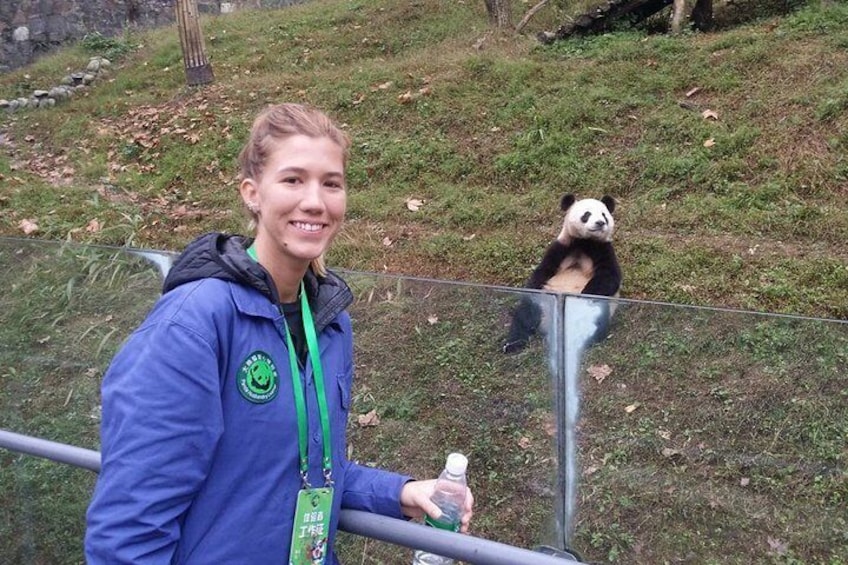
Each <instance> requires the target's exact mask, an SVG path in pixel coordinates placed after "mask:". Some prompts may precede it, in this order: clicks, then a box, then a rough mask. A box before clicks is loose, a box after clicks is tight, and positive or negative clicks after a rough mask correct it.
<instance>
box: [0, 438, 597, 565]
mask: <svg viewBox="0 0 848 565" xmlns="http://www.w3.org/2000/svg"><path fill="white" fill-rule="evenodd" d="M0 447H4V448H6V449H10V450H12V451H17V452H19V453H26V454H28V455H35V456H36V457H44V458H46V459H52V460H53V461H57V462H59V463H66V464H68V465H73V466H75V467H82V468H83V469H88V470H90V471H94V472H99V471H100V453H98V452H97V451H92V450H90V449H84V448H81V447H74V446H72V445H66V444H63V443H57V442H54V441H48V440H45V439H41V438H36V437H31V436H26V435H22V434H16V433H14V432H9V431H6V430H0ZM339 527H340V528H341V529H342V530H343V531H345V532H349V533H352V534H358V535H362V536H367V537H371V538H374V539H376V540H380V541H385V542H388V543H393V544H395V545H402V546H405V547H411V548H420V549H424V550H426V551H432V552H434V553H437V554H439V555H445V556H447V557H453V558H454V559H461V560H463V561H466V562H468V563H473V564H476V565H516V564H519V563H520V564H521V565H568V564H576V565H579V564H580V562H578V561H573V560H571V559H567V558H563V557H554V556H551V555H545V554H542V553H538V552H535V551H531V550H529V549H522V548H519V547H515V546H512V545H507V544H503V543H500V542H495V541H490V540H486V539H483V538H477V537H474V536H470V535H465V534H458V533H454V532H447V531H443V530H439V529H437V528H430V527H428V526H424V525H422V524H418V523H414V522H407V521H405V520H398V519H396V518H388V517H386V516H380V515H379V514H372V513H371V512H361V511H359V510H342V511H341V514H340V516H339Z"/></svg>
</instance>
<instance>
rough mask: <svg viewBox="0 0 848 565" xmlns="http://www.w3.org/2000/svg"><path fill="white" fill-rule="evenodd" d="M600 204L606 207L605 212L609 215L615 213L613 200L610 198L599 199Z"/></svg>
mask: <svg viewBox="0 0 848 565" xmlns="http://www.w3.org/2000/svg"><path fill="white" fill-rule="evenodd" d="M601 202H603V203H604V206H606V207H607V210H609V211H610V214H612V213H613V212H615V200H613V198H612V196H604V197H603V198H601Z"/></svg>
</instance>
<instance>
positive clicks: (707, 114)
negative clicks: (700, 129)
mask: <svg viewBox="0 0 848 565" xmlns="http://www.w3.org/2000/svg"><path fill="white" fill-rule="evenodd" d="M701 115H702V116H703V117H704V119H705V120H717V119H718V114H717V113H715V112H714V111H712V110H704V111H703V112H701Z"/></svg>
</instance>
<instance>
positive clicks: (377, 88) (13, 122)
mask: <svg viewBox="0 0 848 565" xmlns="http://www.w3.org/2000/svg"><path fill="white" fill-rule="evenodd" d="M815 4H816V5H815V6H810V7H808V8H804V9H801V10H800V11H796V12H794V13H792V14H788V15H785V16H781V17H769V18H765V19H760V20H756V21H755V22H754V23H748V24H745V25H741V24H740V25H736V26H735V27H724V28H722V31H720V32H717V33H713V34H697V35H692V34H689V35H684V36H681V37H669V36H666V35H662V34H647V33H646V32H641V31H621V32H618V33H611V34H607V35H604V36H600V37H592V38H588V39H583V40H581V39H575V40H570V41H564V42H560V43H558V44H556V45H553V46H551V47H542V46H540V45H539V44H538V43H537V42H536V40H535V39H533V37H532V35H533V33H534V32H535V31H538V30H539V29H553V28H554V27H555V26H556V24H557V22H560V21H562V19H561V18H562V17H564V16H562V14H561V13H560V12H557V11H555V10H554V9H553V8H551V9H550V10H549V11H548V12H547V13H545V12H544V11H543V12H542V13H540V14H539V15H538V16H537V17H536V18H534V19H533V20H531V24H530V25H529V26H528V27H527V28H526V31H527V35H511V34H499V33H492V32H490V30H489V29H488V27H487V24H486V19H485V13H484V7H483V3H482V2H476V1H475V2H471V1H468V2H447V1H442V0H421V1H418V2H413V3H410V2H400V1H394V0H390V1H380V2H377V1H369V0H359V1H340V0H321V1H317V2H312V3H309V4H308V5H303V6H298V7H294V8H290V9H286V10H282V11H271V12H268V11H263V12H253V13H242V14H238V15H229V16H224V17H217V18H211V19H204V20H203V22H202V26H203V30H204V34H205V36H206V38H207V40H206V43H207V50H208V53H209V56H210V59H211V62H212V65H213V69H214V72H215V75H216V82H215V84H214V85H212V86H209V87H206V88H200V89H190V88H187V87H185V86H184V76H183V71H182V64H181V52H180V47H179V41H178V38H177V34H176V32H175V30H174V29H164V30H159V31H155V32H152V33H143V34H142V33H133V34H128V35H126V36H125V37H124V38H119V39H118V40H117V43H118V44H119V46H121V47H123V48H130V50H129V53H128V54H126V55H125V56H124V57H122V58H121V59H120V60H119V61H118V64H117V65H115V68H114V69H113V70H112V72H111V74H110V76H109V78H108V79H107V80H101V81H99V82H98V83H96V84H95V86H94V87H93V88H91V89H90V90H88V92H86V93H85V95H84V96H82V97H77V98H76V99H74V100H73V101H72V102H70V103H68V104H65V105H63V106H62V107H58V108H54V109H51V110H41V111H30V112H26V113H25V112H19V113H15V114H7V115H3V116H2V117H0V120H2V121H1V122H0V124H2V125H1V126H0V127H2V132H3V133H2V145H0V149H2V151H0V175H2V177H1V178H0V181H2V190H1V191H0V204H1V205H2V218H0V233H3V234H10V235H11V234H14V235H22V228H21V221H22V220H25V219H27V220H31V221H33V222H34V223H35V224H36V225H37V226H38V231H37V232H35V233H33V234H32V236H34V237H40V238H50V239H65V238H68V239H72V240H75V241H87V242H99V243H118V244H121V243H127V244H132V245H139V246H146V247H159V248H167V249H178V248H180V247H181V246H182V245H183V244H185V243H186V242H187V241H188V240H189V239H190V238H192V237H193V236H194V235H196V234H198V233H201V232H203V231H205V230H210V229H224V230H233V231H241V230H242V229H243V225H244V223H243V217H242V215H241V213H240V209H239V205H238V203H237V198H236V193H235V187H236V184H235V175H236V170H235V166H234V161H235V156H236V154H237V152H238V150H239V148H240V145H241V142H242V140H243V138H244V136H245V133H246V130H247V128H248V127H249V123H250V120H251V118H252V117H253V115H254V114H255V113H256V112H257V111H258V110H259V109H260V108H262V107H263V106H265V105H266V104H268V103H272V102H279V101H301V102H310V103H313V104H316V105H318V106H320V107H322V108H324V109H326V110H327V111H329V112H330V113H331V114H332V115H333V116H335V117H336V118H337V119H338V120H339V121H341V122H343V123H344V124H346V127H347V129H348V130H349V131H350V133H351V135H352V136H353V139H354V154H353V161H352V164H351V167H350V187H351V188H350V213H349V221H348V223H347V226H346V229H345V231H344V233H343V234H342V235H341V237H340V240H339V245H337V246H336V248H335V249H334V251H333V254H332V257H331V259H332V262H333V263H334V264H335V265H337V266H343V267H347V268H351V269H357V270H372V271H383V270H387V271H389V272H393V273H404V274H414V275H425V276H432V277H439V278H448V279H461V280H467V281H474V282H483V283H493V284H501V285H509V286H511V285H520V284H521V283H522V282H523V281H524V279H525V278H526V276H527V275H528V273H529V270H530V269H531V268H532V266H533V265H534V263H535V262H536V261H538V259H539V257H540V256H541V253H542V251H543V249H544V247H545V246H546V245H547V243H548V242H549V241H550V240H551V239H552V238H553V237H554V236H555V234H556V233H557V232H558V228H559V222H560V215H559V211H558V202H559V197H560V196H561V195H562V194H563V193H565V192H574V193H577V194H578V195H580V196H600V195H602V194H605V193H606V194H610V195H612V196H614V197H615V198H617V199H618V201H619V212H618V213H617V220H618V234H617V249H618V251H619V255H620V260H621V262H622V265H623V269H624V276H625V286H624V291H623V295H624V296H627V297H631V298H643V299H653V300H660V301H671V302H680V303H686V304H702V305H714V306H731V307H739V308H745V309H753V310H758V311H774V312H785V313H798V314H804V315H810V316H821V317H835V318H846V317H848V297H846V296H848V295H847V294H846V292H845V289H846V288H848V267H846V263H848V249H847V248H846V245H845V242H846V241H848V204H846V196H848V157H846V146H848V111H846V109H848V25H846V24H848V7H847V6H846V5H845V4H844V3H841V4H834V5H831V6H829V7H821V6H819V5H818V3H815ZM525 9H526V5H525V4H516V14H523V11H524V10H525ZM516 18H517V16H516ZM100 51H103V48H102V47H101V49H100ZM92 54H102V53H92V52H90V51H89V52H87V51H86V50H85V49H83V47H82V46H80V47H78V48H75V49H71V50H67V51H64V52H62V53H60V54H58V55H56V56H53V57H50V58H47V59H44V60H42V61H40V62H38V63H37V64H35V65H33V66H32V67H30V68H28V69H24V70H21V71H19V72H15V73H11V74H8V75H4V76H2V77H0V93H2V94H0V97H6V98H9V97H11V96H14V95H16V94H22V93H23V94H25V93H28V92H30V91H31V89H33V88H39V87H44V86H50V85H52V84H57V83H58V80H59V79H60V78H61V76H62V74H63V73H65V72H67V70H74V69H79V68H83V67H84V66H85V63H86V62H87V59H88V57H89V56H90V55H92ZM694 89H699V90H698V91H697V92H696V93H694V94H690V93H691V91H693V90H694ZM707 110H711V111H712V112H713V114H707V116H708V117H705V116H704V112H705V111H707ZM410 198H416V199H419V200H422V201H423V202H424V204H423V205H422V206H421V207H420V209H419V210H418V211H416V212H412V211H410V210H409V209H407V206H406V201H407V199H410Z"/></svg>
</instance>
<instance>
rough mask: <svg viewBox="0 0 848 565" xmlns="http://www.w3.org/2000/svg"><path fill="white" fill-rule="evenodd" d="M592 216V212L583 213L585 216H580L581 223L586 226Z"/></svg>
mask: <svg viewBox="0 0 848 565" xmlns="http://www.w3.org/2000/svg"><path fill="white" fill-rule="evenodd" d="M591 216H592V212H583V215H582V216H580V221H581V222H583V223H584V224H585V223H586V222H588V221H589V218H590V217H591Z"/></svg>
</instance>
